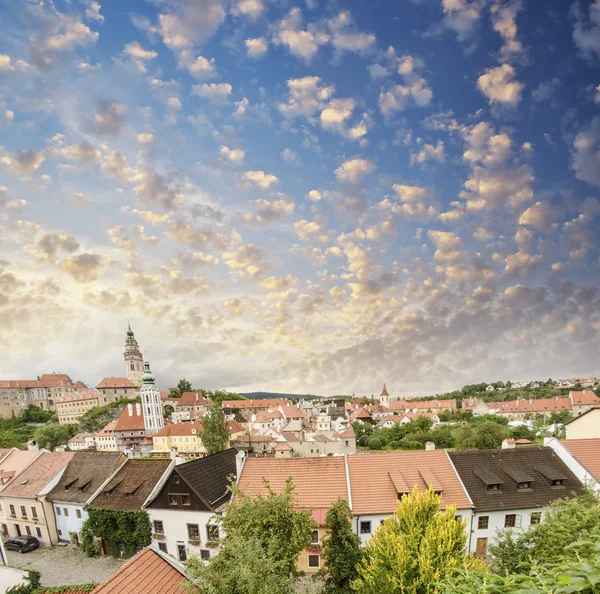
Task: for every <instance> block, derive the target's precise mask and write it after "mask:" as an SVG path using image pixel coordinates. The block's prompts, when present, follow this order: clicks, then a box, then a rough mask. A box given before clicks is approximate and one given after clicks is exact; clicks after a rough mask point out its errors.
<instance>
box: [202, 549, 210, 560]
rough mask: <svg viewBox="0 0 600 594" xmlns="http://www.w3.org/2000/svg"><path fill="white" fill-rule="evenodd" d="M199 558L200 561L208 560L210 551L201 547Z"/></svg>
mask: <svg viewBox="0 0 600 594" xmlns="http://www.w3.org/2000/svg"><path fill="white" fill-rule="evenodd" d="M200 559H202V561H210V551H209V550H207V549H202V550H201V551H200Z"/></svg>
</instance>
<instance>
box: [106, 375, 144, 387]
mask: <svg viewBox="0 0 600 594" xmlns="http://www.w3.org/2000/svg"><path fill="white" fill-rule="evenodd" d="M135 387H136V386H135V385H134V384H132V383H131V381H130V380H129V379H128V378H126V377H105V378H103V379H102V380H101V381H100V383H99V384H98V385H97V386H96V388H135Z"/></svg>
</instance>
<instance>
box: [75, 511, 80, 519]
mask: <svg viewBox="0 0 600 594" xmlns="http://www.w3.org/2000/svg"><path fill="white" fill-rule="evenodd" d="M75 515H76V516H77V518H78V519H80V520H81V510H80V509H76V510H75Z"/></svg>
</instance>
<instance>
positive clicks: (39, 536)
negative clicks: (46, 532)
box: [35, 526, 42, 538]
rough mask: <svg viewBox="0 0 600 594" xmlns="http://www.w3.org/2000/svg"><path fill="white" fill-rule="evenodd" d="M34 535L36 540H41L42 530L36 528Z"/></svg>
mask: <svg viewBox="0 0 600 594" xmlns="http://www.w3.org/2000/svg"><path fill="white" fill-rule="evenodd" d="M35 533H36V534H37V537H38V538H42V529H41V528H40V527H39V526H36V528H35Z"/></svg>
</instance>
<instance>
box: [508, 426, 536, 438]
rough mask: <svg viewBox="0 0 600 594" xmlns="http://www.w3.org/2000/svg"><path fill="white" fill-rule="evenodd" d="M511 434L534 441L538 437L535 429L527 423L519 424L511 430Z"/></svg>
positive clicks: (514, 436)
mask: <svg viewBox="0 0 600 594" xmlns="http://www.w3.org/2000/svg"><path fill="white" fill-rule="evenodd" d="M509 432H510V436H511V437H513V438H514V439H529V441H533V440H534V439H535V438H536V435H535V431H534V430H533V429H530V428H529V427H528V426H527V425H519V426H518V427H513V428H512V429H510V430H509Z"/></svg>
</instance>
